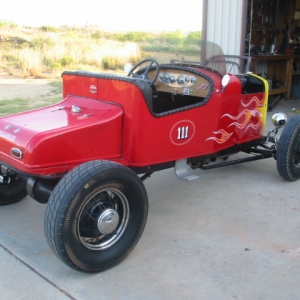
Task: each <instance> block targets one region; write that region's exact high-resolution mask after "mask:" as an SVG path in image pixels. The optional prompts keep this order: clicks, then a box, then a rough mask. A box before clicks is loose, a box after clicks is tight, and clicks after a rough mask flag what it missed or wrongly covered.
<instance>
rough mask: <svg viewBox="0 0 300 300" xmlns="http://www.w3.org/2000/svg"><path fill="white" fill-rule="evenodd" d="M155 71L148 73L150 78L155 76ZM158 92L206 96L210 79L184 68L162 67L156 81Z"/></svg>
mask: <svg viewBox="0 0 300 300" xmlns="http://www.w3.org/2000/svg"><path fill="white" fill-rule="evenodd" d="M154 75H155V71H154V70H151V71H150V72H149V73H148V78H149V79H152V78H154ZM154 85H155V89H156V91H157V92H167V93H173V94H180V95H188V96H194V97H202V98H205V97H206V96H207V95H208V93H209V90H210V83H209V81H208V80H207V79H206V78H204V77H202V76H200V75H198V74H192V73H190V72H188V71H184V70H176V69H161V70H160V73H159V75H158V78H157V80H156V82H155V84H154Z"/></svg>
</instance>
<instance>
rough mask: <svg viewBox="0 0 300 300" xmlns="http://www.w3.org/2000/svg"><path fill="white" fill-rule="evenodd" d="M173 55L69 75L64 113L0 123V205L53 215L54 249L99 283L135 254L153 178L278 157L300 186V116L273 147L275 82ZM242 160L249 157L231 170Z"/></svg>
mask: <svg viewBox="0 0 300 300" xmlns="http://www.w3.org/2000/svg"><path fill="white" fill-rule="evenodd" d="M180 45H185V46H188V45H189V44H180ZM172 49H173V48H170V49H168V52H167V53H162V52H156V53H153V55H156V58H155V59H154V58H149V59H146V60H143V61H141V62H140V63H138V64H137V65H135V66H134V67H133V68H132V69H131V70H130V71H129V73H128V75H127V76H120V75H108V74H100V73H91V72H84V71H72V72H64V73H63V74H62V80H63V100H62V101H61V102H60V103H58V104H55V105H51V106H48V107H44V108H40V109H36V110H33V111H28V112H23V113H18V114H14V115H10V116H5V117H2V118H0V204H1V205H5V204H10V203H13V202H17V201H19V200H21V199H23V198H24V197H26V196H27V195H29V196H30V197H32V198H33V199H35V200H37V201H38V202H42V203H48V204H47V209H46V214H45V226H44V228H45V235H46V239H47V241H48V243H49V245H50V247H51V248H52V250H53V251H54V253H55V254H56V255H57V256H58V257H59V258H60V259H61V260H62V261H63V262H64V263H66V264H67V265H68V266H70V267H71V268H74V269H77V270H81V271H86V272H98V271H102V270H105V269H108V268H110V267H112V266H114V265H116V264H117V263H118V262H120V261H121V260H122V259H124V258H125V257H126V256H127V255H128V254H129V252H130V251H131V250H132V249H133V247H134V246H135V245H136V243H137V242H138V240H139V238H140V236H141V234H142V232H143V229H144V226H145V223H146V219H147V211H148V200H147V193H146V190H145V187H144V185H143V183H142V182H143V180H145V179H146V178H148V177H149V176H150V175H151V174H152V173H153V172H156V171H159V170H162V169H166V168H174V170H175V172H176V174H177V176H178V177H179V178H180V179H183V180H192V179H196V178H197V176H196V175H195V172H191V169H197V168H200V169H204V170H206V169H210V168H216V167H222V166H226V165H230V164H237V163H243V162H247V161H253V160H259V159H264V158H270V157H273V158H275V159H276V162H277V167H278V171H279V174H280V175H281V176H282V177H283V178H284V179H286V180H290V181H293V180H297V179H298V178H299V177H300V118H299V116H296V117H294V118H292V119H291V120H290V121H289V122H288V123H287V124H286V126H285V128H284V130H283V132H282V134H281V137H280V139H277V138H276V134H277V131H278V129H279V128H280V127H283V126H284V125H285V123H286V116H285V114H283V113H276V114H275V115H274V116H273V117H272V120H273V123H274V129H272V130H270V131H269V132H268V133H267V134H266V135H264V127H265V121H266V112H267V105H268V103H267V102H268V85H267V82H266V81H265V80H264V79H263V78H260V77H258V76H256V75H254V74H252V73H250V72H246V73H240V72H237V73H239V74H236V75H234V74H233V72H232V71H231V70H230V69H231V68H232V67H233V68H237V66H238V67H240V65H239V64H237V62H236V60H234V59H233V60H228V57H226V56H224V55H223V53H222V50H221V49H220V48H219V47H218V46H217V45H215V44H213V43H208V42H198V43H196V46H195V45H192V47H191V49H188V50H185V53H183V50H177V49H175V48H174V49H173V51H172ZM242 67H244V65H243V66H242ZM226 68H227V69H228V68H229V70H227V71H226ZM238 152H244V153H246V154H248V155H247V156H246V157H245V158H238V159H232V158H230V159H228V158H229V157H230V156H232V155H234V154H236V153H238Z"/></svg>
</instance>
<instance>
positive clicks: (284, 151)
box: [276, 116, 300, 181]
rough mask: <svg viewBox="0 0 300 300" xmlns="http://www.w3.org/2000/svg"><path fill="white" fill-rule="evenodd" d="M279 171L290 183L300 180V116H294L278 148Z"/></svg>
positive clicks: (282, 135)
mask: <svg viewBox="0 0 300 300" xmlns="http://www.w3.org/2000/svg"><path fill="white" fill-rule="evenodd" d="M276 159H277V170H278V173H279V175H280V176H281V177H282V178H284V179H285V180H288V181H295V180H298V179H299V178H300V116H294V117H292V118H291V119H290V121H289V122H288V123H287V124H286V126H285V128H284V129H283V131H282V133H281V136H280V139H279V142H278V148H277V155H276Z"/></svg>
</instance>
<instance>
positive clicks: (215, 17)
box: [203, 0, 247, 55]
mask: <svg viewBox="0 0 300 300" xmlns="http://www.w3.org/2000/svg"><path fill="white" fill-rule="evenodd" d="M246 12H247V0H204V10H203V14H204V16H203V17H204V22H203V36H204V38H205V39H206V40H208V41H212V42H215V43H217V44H219V45H220V46H221V47H222V49H223V51H224V53H225V54H228V55H244V53H243V52H244V43H245V26H246V15H247V13H246Z"/></svg>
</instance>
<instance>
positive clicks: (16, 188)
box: [0, 174, 27, 205]
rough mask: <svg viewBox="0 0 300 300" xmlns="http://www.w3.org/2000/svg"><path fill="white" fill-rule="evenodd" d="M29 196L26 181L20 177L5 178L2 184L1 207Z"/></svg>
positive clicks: (0, 186)
mask: <svg viewBox="0 0 300 300" xmlns="http://www.w3.org/2000/svg"><path fill="white" fill-rule="evenodd" d="M26 196H27V191H26V181H25V180H23V179H22V178H20V177H19V176H17V175H16V174H15V175H11V176H4V182H3V183H0V205H6V204H11V203H15V202H18V201H20V200H22V199H23V198H25V197H26Z"/></svg>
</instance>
